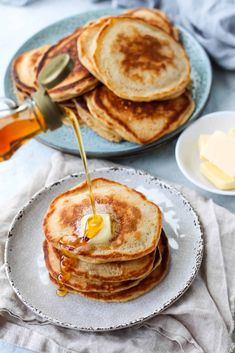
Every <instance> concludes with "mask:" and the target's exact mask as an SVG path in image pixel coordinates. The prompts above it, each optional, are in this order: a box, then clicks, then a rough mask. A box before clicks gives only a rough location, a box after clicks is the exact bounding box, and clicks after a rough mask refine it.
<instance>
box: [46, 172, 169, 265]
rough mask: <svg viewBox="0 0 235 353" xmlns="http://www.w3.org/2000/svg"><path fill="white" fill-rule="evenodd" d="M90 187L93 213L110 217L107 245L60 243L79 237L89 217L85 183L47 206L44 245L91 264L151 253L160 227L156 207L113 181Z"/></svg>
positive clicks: (138, 194)
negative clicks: (82, 220)
mask: <svg viewBox="0 0 235 353" xmlns="http://www.w3.org/2000/svg"><path fill="white" fill-rule="evenodd" d="M92 187H93V194H94V198H95V204H96V209H97V212H98V213H109V214H110V217H111V221H112V229H113V231H112V239H111V240H110V241H109V243H108V244H106V245H103V246H101V245H99V246H98V244H97V246H94V245H89V243H87V245H83V246H80V247H75V246H72V245H68V244H66V243H64V241H63V243H61V239H62V238H63V239H64V237H68V236H69V237H70V236H71V237H72V239H73V240H76V239H77V238H78V237H79V236H83V234H81V231H80V222H81V219H82V217H83V216H84V215H86V214H91V213H92V209H91V205H90V198H89V193H88V188H87V183H86V182H83V183H81V184H79V185H78V186H76V187H74V188H72V189H70V190H68V191H66V192H64V193H62V194H60V195H58V196H57V197H56V198H55V199H54V200H53V201H52V202H51V204H50V206H49V208H48V211H47V213H46V215H45V217H44V223H43V229H44V233H45V237H46V239H47V240H48V242H50V243H51V244H52V245H53V246H54V247H56V248H58V249H62V250H66V251H68V252H69V253H70V254H71V256H73V255H75V256H76V257H78V258H79V259H81V260H83V261H87V262H91V263H92V262H95V263H106V262H116V261H127V260H134V259H138V258H141V257H143V256H145V255H147V254H150V253H151V252H153V251H154V250H155V249H156V246H157V244H158V242H159V238H160V233H161V226H162V216H161V211H160V209H159V208H158V206H157V205H155V204H154V203H152V202H150V201H149V200H147V199H146V197H145V196H144V195H143V194H141V193H139V192H137V191H136V190H134V189H131V188H128V187H127V186H125V185H122V184H120V183H117V182H115V181H111V180H107V179H103V178H97V179H93V180H92ZM71 237H70V239H71Z"/></svg>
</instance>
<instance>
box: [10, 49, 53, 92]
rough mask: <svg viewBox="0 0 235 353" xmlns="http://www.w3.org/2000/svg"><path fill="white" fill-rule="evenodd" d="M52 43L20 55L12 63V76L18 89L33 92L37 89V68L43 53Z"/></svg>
mask: <svg viewBox="0 0 235 353" xmlns="http://www.w3.org/2000/svg"><path fill="white" fill-rule="evenodd" d="M49 47H50V45H44V46H43V47H40V48H36V49H33V50H30V51H27V52H25V53H23V54H21V55H19V56H18V57H17V58H16V59H15V60H14V61H13V64H12V77H13V82H14V85H15V86H16V88H17V90H19V91H21V92H22V93H25V94H32V93H33V92H34V91H35V90H36V85H35V79H36V70H37V66H38V64H39V61H40V60H41V57H42V56H43V54H44V53H45V52H46V51H47V50H48V49H49Z"/></svg>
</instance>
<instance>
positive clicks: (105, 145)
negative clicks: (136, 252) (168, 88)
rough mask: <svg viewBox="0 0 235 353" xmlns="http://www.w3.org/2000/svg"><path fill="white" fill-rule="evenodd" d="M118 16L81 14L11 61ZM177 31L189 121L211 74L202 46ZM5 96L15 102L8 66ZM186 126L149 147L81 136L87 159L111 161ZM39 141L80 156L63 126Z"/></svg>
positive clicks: (42, 33) (53, 28) (202, 101)
mask: <svg viewBox="0 0 235 353" xmlns="http://www.w3.org/2000/svg"><path fill="white" fill-rule="evenodd" d="M117 13H119V11H117V10H111V9H109V10H99V11H95V12H94V11H93V12H86V13H82V14H79V15H76V16H73V17H69V18H66V19H64V20H62V21H59V22H56V23H54V24H52V25H51V26H49V27H46V28H44V29H43V30H42V31H40V32H38V33H36V34H35V35H34V36H32V37H31V38H30V39H29V40H28V41H27V42H25V43H24V44H23V45H22V46H21V47H20V48H19V50H18V51H17V52H16V53H15V55H14V57H16V56H18V55H19V54H20V53H22V52H24V51H27V50H30V49H33V48H36V47H40V46H42V45H44V44H48V43H55V42H56V41H57V40H58V39H60V38H62V37H64V36H65V35H67V34H69V33H71V32H72V31H73V30H74V29H75V28H76V27H78V26H81V25H83V24H84V23H86V22H87V21H89V20H92V19H95V18H99V17H101V16H103V15H109V14H110V15H114V14H117ZM179 30H180V34H181V39H182V41H183V44H184V47H185V49H186V51H187V53H188V56H189V58H190V62H191V68H192V73H191V78H192V87H193V98H194V100H195V103H196V109H195V111H194V113H193V114H192V116H191V118H190V121H191V120H194V119H196V118H197V117H198V116H199V114H200V112H201V111H202V109H203V108H204V106H205V104H206V102H207V99H208V96H209V92H210V89H211V82H212V71H211V65H210V61H209V59H208V56H207V54H206V53H205V51H204V49H203V48H202V47H201V45H200V44H199V43H198V42H197V41H196V39H194V37H192V35H191V34H189V33H188V32H187V31H186V30H185V29H183V28H181V27H179ZM5 94H6V96H7V97H12V98H14V92H13V88H12V80H11V64H10V65H9V67H8V69H7V72H6V76H5ZM185 126H186V124H184V126H181V127H179V128H178V129H177V130H175V131H174V132H172V133H170V134H168V135H167V136H165V137H163V138H161V139H159V140H157V141H155V142H153V143H150V144H148V145H137V144H134V143H130V142H127V141H123V142H121V143H114V142H109V141H107V140H105V139H103V138H102V137H100V136H98V135H97V134H96V133H95V132H94V131H93V130H91V129H90V128H83V129H82V133H83V138H84V144H85V149H86V152H87V155H88V156H89V157H96V158H109V157H110V158H111V157H123V156H130V155H135V154H139V153H141V152H145V151H147V150H151V149H154V148H156V147H157V146H159V145H161V144H163V143H165V142H166V141H169V140H171V139H172V138H173V137H174V136H176V135H177V134H178V133H179V132H180V131H182V130H183V129H184V127H185ZM38 140H39V141H41V142H43V143H45V144H46V145H49V146H51V147H54V148H56V149H59V150H61V151H64V152H68V153H72V154H79V150H78V146H77V142H76V140H75V138H74V135H73V131H72V129H71V128H70V127H68V126H63V127H61V128H60V129H58V130H56V131H49V132H47V133H45V134H42V135H40V137H38Z"/></svg>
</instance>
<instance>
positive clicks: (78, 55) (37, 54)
mask: <svg viewBox="0 0 235 353" xmlns="http://www.w3.org/2000/svg"><path fill="white" fill-rule="evenodd" d="M64 52H68V53H69V54H70V55H71V57H72V59H73V60H74V63H75V65H74V68H73V70H72V72H71V73H70V75H69V76H68V77H67V78H66V79H65V80H64V81H63V82H62V83H60V84H59V85H58V86H56V87H55V88H53V89H51V90H49V93H50V95H51V97H52V98H53V99H54V100H55V101H57V102H59V103H60V104H62V105H63V106H67V107H69V108H71V109H73V111H74V112H75V113H76V115H77V117H78V119H79V120H80V122H82V123H83V124H84V125H86V126H88V127H90V128H92V129H93V130H94V131H95V132H96V133H97V134H99V135H100V136H102V137H103V138H105V139H107V140H110V141H113V142H116V143H119V142H120V141H122V140H127V141H131V142H134V143H137V144H148V143H151V142H153V141H155V140H157V139H159V138H160V137H162V136H164V135H166V134H168V133H170V132H172V131H174V130H176V129H177V128H178V127H179V126H181V125H182V124H184V123H185V122H186V121H187V120H188V119H189V117H190V116H191V114H192V112H193V110H194V108H195V105H194V102H193V99H192V93H191V89H190V62H189V59H188V57H187V54H186V52H185V50H184V48H183V46H182V44H181V42H180V38H179V33H178V31H177V29H176V28H175V27H174V26H173V25H172V24H171V22H170V20H169V19H168V17H167V16H166V15H165V14H164V13H163V12H161V11H159V10H155V9H147V8H137V9H132V10H128V11H126V12H124V13H122V14H121V15H119V16H105V17H101V18H99V19H98V20H95V21H91V22H89V23H87V24H85V25H84V26H83V27H82V28H78V29H76V30H75V31H74V32H73V33H72V34H70V35H68V36H67V37H65V38H63V39H61V40H60V41H59V42H58V43H56V44H54V45H52V46H44V47H41V48H38V49H34V50H32V51H30V52H27V53H24V54H22V55H20V56H19V57H18V58H16V60H15V61H14V63H13V72H12V76H13V81H14V86H15V91H16V94H17V97H18V99H19V100H22V99H24V98H25V97H26V96H28V95H30V94H31V93H32V92H33V91H34V90H35V89H36V87H37V77H38V75H39V73H40V71H41V70H42V68H43V67H44V66H45V65H46V64H47V63H48V62H49V61H50V59H51V58H53V57H54V56H56V55H58V54H60V53H64Z"/></svg>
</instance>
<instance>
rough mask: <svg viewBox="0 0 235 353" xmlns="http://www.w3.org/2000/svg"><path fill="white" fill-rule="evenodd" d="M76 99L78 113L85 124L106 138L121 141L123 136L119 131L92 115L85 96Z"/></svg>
mask: <svg viewBox="0 0 235 353" xmlns="http://www.w3.org/2000/svg"><path fill="white" fill-rule="evenodd" d="M74 101H75V104H76V108H77V113H78V115H79V116H80V119H81V120H82V121H83V123H84V124H86V125H87V126H88V127H90V128H91V129H93V130H94V131H95V132H96V133H97V134H98V135H100V136H101V137H103V138H105V139H106V140H109V141H112V142H120V141H121V140H122V137H121V136H120V135H119V134H118V133H116V132H115V131H114V130H113V129H110V128H109V127H108V126H107V125H105V124H103V123H102V121H100V120H97V119H95V118H94V117H93V116H92V115H91V113H90V112H89V110H88V108H87V104H86V102H85V100H84V98H83V97H79V98H76V99H74Z"/></svg>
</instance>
